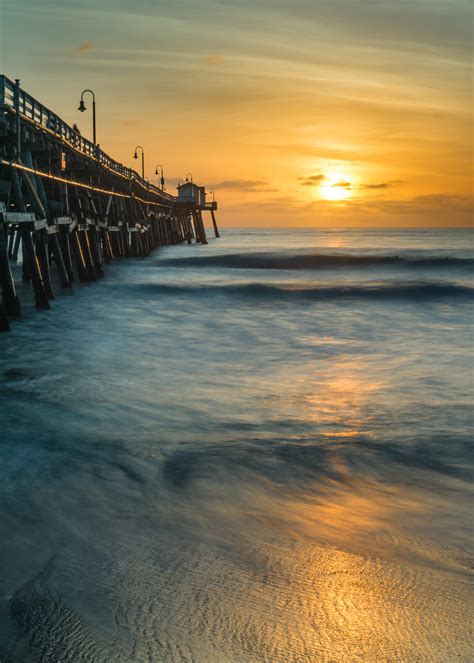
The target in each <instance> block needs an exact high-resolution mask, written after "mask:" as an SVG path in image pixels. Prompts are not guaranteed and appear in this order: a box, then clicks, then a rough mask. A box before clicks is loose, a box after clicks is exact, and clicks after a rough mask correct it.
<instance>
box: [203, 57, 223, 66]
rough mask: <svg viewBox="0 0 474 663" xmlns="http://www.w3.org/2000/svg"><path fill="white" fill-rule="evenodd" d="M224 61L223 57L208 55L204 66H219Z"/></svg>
mask: <svg viewBox="0 0 474 663" xmlns="http://www.w3.org/2000/svg"><path fill="white" fill-rule="evenodd" d="M223 59H224V56H223V55H206V57H205V58H204V64H210V65H214V64H219V62H222V60H223Z"/></svg>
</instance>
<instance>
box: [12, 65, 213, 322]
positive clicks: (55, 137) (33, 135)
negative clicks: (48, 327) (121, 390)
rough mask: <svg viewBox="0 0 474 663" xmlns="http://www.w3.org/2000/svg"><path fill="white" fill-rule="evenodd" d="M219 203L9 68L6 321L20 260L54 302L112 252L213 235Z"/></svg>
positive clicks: (15, 311)
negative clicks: (171, 179) (208, 226)
mask: <svg viewBox="0 0 474 663" xmlns="http://www.w3.org/2000/svg"><path fill="white" fill-rule="evenodd" d="M162 182H163V180H162ZM216 209H217V203H216V202H215V201H212V202H210V203H208V202H206V192H205V188H204V187H201V186H197V185H196V184H194V183H193V182H188V181H186V182H185V183H183V184H182V185H180V186H179V187H178V195H177V196H173V195H171V194H169V193H167V192H166V191H164V190H163V185H162V188H160V187H157V186H155V185H153V184H151V183H150V182H148V181H147V180H146V179H144V178H143V177H140V175H139V174H138V173H137V172H135V171H134V170H132V169H131V168H127V167H126V166H124V165H123V164H121V163H118V162H117V161H114V160H113V159H112V158H111V157H110V156H109V155H108V154H106V153H105V152H103V151H102V150H101V149H100V148H99V146H98V145H96V144H94V143H92V142H91V141H89V140H87V139H86V138H84V137H83V136H82V135H81V134H80V133H79V131H78V130H76V129H74V128H72V127H70V126H69V125H68V124H66V123H65V122H64V121H63V120H62V119H61V118H60V117H59V116H58V115H56V114H55V113H53V112H52V111H51V110H49V109H48V108H46V107H45V106H43V104H41V103H40V102H39V101H37V100H36V99H34V98H33V97H32V96H31V95H29V94H28V93H27V92H25V91H24V90H23V89H22V88H21V87H20V82H19V81H18V80H16V81H15V82H13V81H12V80H10V79H8V78H7V77H6V76H4V75H0V280H1V286H2V302H1V303H0V330H4V329H9V326H10V320H11V319H14V318H18V317H19V316H20V315H21V304H20V301H19V298H18V295H17V291H16V287H15V279H14V278H13V276H12V269H11V265H12V264H13V263H16V262H21V278H22V280H23V281H26V282H30V283H31V285H32V288H33V293H34V299H35V305H36V307H37V308H49V305H50V304H49V303H50V301H51V300H52V299H54V291H55V289H56V287H59V288H71V287H72V284H73V283H74V282H75V281H76V282H77V281H79V282H88V281H94V280H96V279H98V278H100V277H101V276H103V274H104V265H105V264H106V263H109V262H110V261H112V260H115V259H117V258H126V257H140V256H142V257H145V256H147V255H148V254H149V253H150V251H152V250H153V249H155V248H157V247H160V246H163V245H168V244H177V243H180V242H188V243H191V242H192V241H193V240H195V241H196V242H198V243H202V244H207V237H206V231H205V227H204V223H203V212H204V211H208V212H210V214H211V219H212V224H213V228H214V233H215V236H216V237H218V236H219V231H218V228H217V223H216V218H215V210H216Z"/></svg>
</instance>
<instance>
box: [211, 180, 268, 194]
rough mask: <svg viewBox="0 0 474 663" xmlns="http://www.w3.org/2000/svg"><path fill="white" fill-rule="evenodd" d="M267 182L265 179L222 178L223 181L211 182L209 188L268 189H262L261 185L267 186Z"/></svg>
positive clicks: (265, 189)
mask: <svg viewBox="0 0 474 663" xmlns="http://www.w3.org/2000/svg"><path fill="white" fill-rule="evenodd" d="M267 186H268V182H267V181H266V180H224V181H223V182H218V183H217V184H213V185H212V187H211V188H213V189H234V190H240V191H260V192H263V191H268V189H267V188H264V189H262V188H261V187H267Z"/></svg>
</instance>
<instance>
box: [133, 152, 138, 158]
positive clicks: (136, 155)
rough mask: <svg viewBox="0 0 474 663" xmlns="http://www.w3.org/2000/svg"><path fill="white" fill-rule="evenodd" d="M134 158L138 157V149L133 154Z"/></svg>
mask: <svg viewBox="0 0 474 663" xmlns="http://www.w3.org/2000/svg"><path fill="white" fill-rule="evenodd" d="M133 158H134V159H138V154H137V151H136V150H135V154H134V155H133Z"/></svg>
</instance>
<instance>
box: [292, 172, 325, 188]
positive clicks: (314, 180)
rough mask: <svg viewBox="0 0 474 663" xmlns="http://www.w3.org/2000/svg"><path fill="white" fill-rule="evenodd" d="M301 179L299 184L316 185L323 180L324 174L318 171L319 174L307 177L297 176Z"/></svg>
mask: <svg viewBox="0 0 474 663" xmlns="http://www.w3.org/2000/svg"><path fill="white" fill-rule="evenodd" d="M298 179H299V180H301V186H317V185H318V184H321V182H322V181H323V180H325V179H326V176H325V175H323V174H322V173H320V174H319V175H310V176H309V177H299V178H298Z"/></svg>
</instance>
